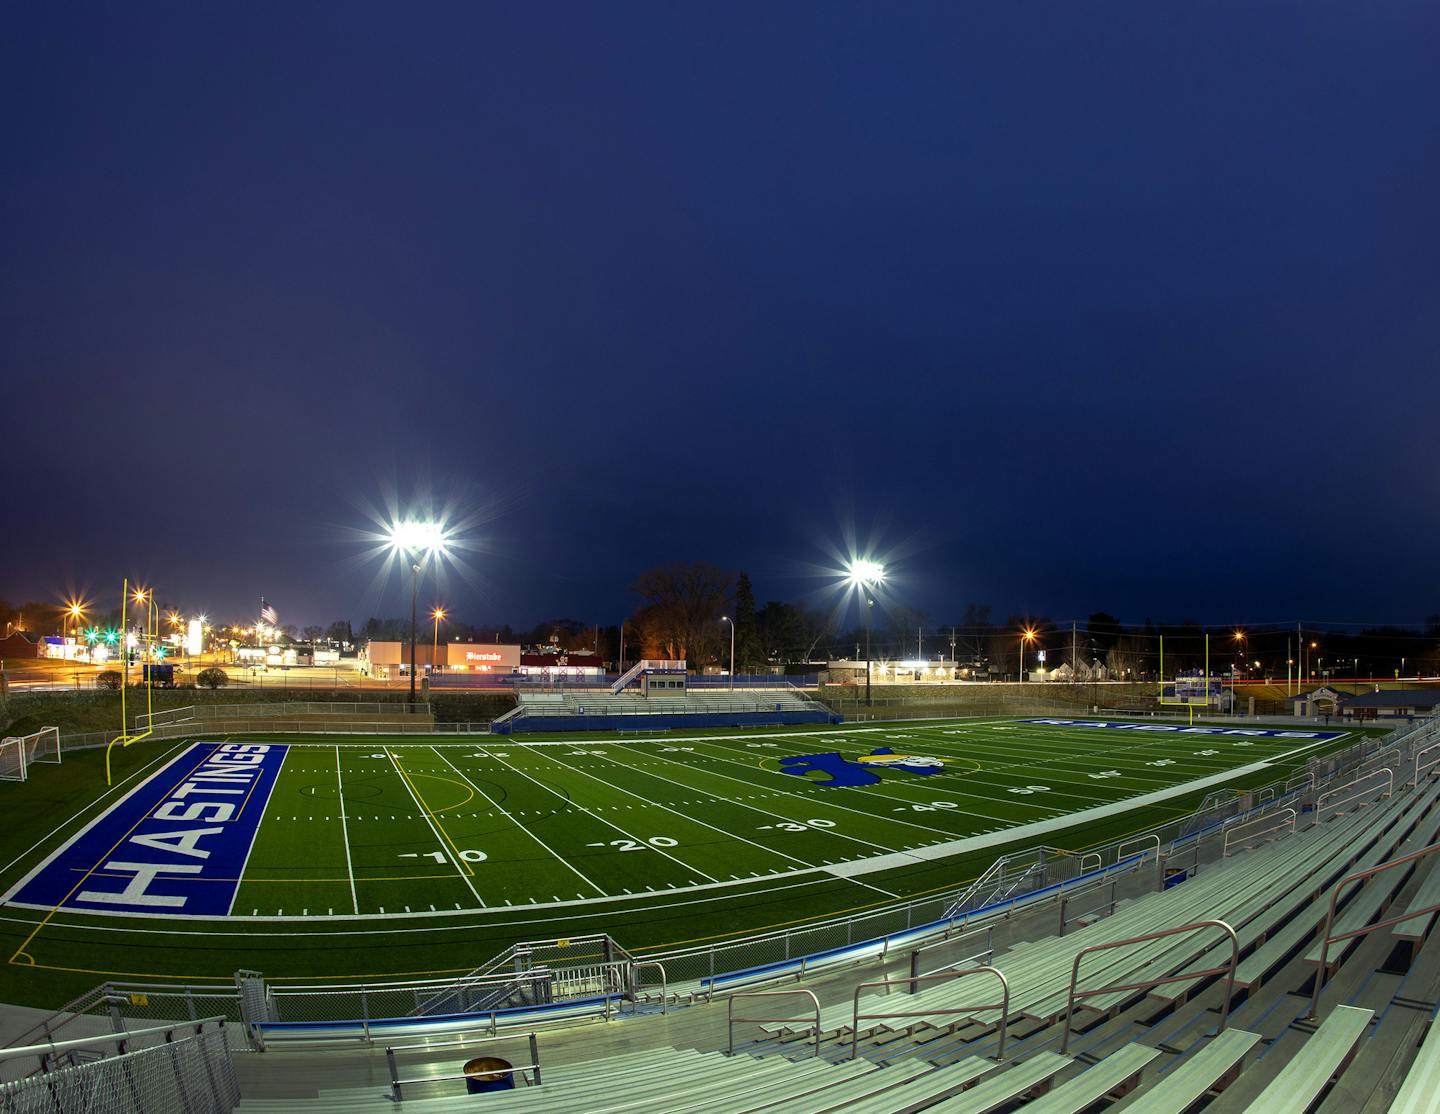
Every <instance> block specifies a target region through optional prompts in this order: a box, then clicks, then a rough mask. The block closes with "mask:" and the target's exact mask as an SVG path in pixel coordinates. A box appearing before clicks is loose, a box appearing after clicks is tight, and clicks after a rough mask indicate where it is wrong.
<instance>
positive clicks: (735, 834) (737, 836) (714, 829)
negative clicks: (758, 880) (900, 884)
mask: <svg viewBox="0 0 1440 1114" xmlns="http://www.w3.org/2000/svg"><path fill="white" fill-rule="evenodd" d="M556 761H557V762H558V761H559V759H556ZM606 761H607V762H610V763H612V764H613V765H616V766H620V767H621V768H622V769H623V768H625V767H624V765H623V763H620V762H616V761H615V760H614V759H613V758H607V759H606ZM560 764H561V765H562V766H566V767H568V768H569V769H573V770H575V772H576V773H577V774H585V776H586V777H588V778H593V779H594V780H595V781H598V782H600V784H602V785H608V786H609V787H610V788H611V789H619V790H620V792H622V793H625V794H628V795H629V796H631V797H634V798H636V799H637V800H641V801H644V800H645V798H644V797H641V796H640V794H638V793H631V792H630V790H628V789H625V788H623V787H621V786H619V785H616V784H615V783H614V782H610V781H606V780H605V779H604V778H598V777H595V775H594V774H586V773H585V771H584V770H581V769H576V767H574V766H570V764H569V763H568V762H561V763H560ZM645 776H646V777H653V778H660V780H661V781H669V782H670V784H671V785H680V783H679V782H678V781H670V779H669V778H668V777H661V776H660V775H659V774H652V773H649V772H646V773H645ZM680 787H681V788H682V789H693V788H694V786H691V785H681V786H680ZM711 796H714V794H711ZM724 799H725V798H724V797H718V796H717V797H715V800H717V801H723V800H724ZM646 803H647V804H652V805H654V806H655V807H656V808H663V809H664V810H665V811H666V812H673V813H675V815H676V816H678V817H680V818H681V819H682V820H688V821H690V822H691V823H693V824H703V825H704V826H705V827H707V828H709V829H710V830H711V831H712V832H719V833H720V834H721V835H725V836H729V837H730V838H731V839H738V840H739V841H740V842H741V843H748V844H750V846H751V847H758V848H760V850H762V851H766V852H769V853H770V854H772V855H779V856H780V857H781V858H782V859H789V860H790V861H791V862H792V863H799V864H800V865H801V866H806V867H808V866H813V865H814V864H813V863H808V862H806V861H805V860H804V859H799V858H796V857H795V856H794V855H788V854H786V853H785V852H784V851H777V850H775V848H773V847H766V846H765V845H764V844H763V843H756V842H755V841H754V840H752V839H746V838H745V837H744V836H742V835H740V834H739V833H738V832H730V831H726V830H725V829H724V828H717V827H716V826H715V825H714V824H707V823H706V822H705V821H704V820H701V819H700V818H699V817H696V816H687V815H686V814H685V813H683V812H680V811H679V810H677V809H673V808H671V807H670V806H669V805H663V804H661V803H660V802H659V801H647V802H646ZM682 803H683V804H692V803H693V804H701V803H704V802H700V801H694V802H691V801H684V802H682ZM740 807H741V808H751V807H752V806H750V805H740ZM755 811H756V812H760V813H762V815H765V816H773V814H772V813H767V812H764V810H763V809H755ZM815 830H816V831H822V830H823V829H819V828H817V829H815ZM849 838H853V837H849ZM856 842H858V843H869V841H868V840H864V839H861V840H857V841H856ZM869 845H870V846H871V847H879V846H880V845H879V844H878V843H870V844H869ZM881 849H882V850H885V851H888V850H890V848H888V847H885V848H881ZM717 881H718V879H717Z"/></svg>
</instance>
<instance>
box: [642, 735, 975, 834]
mask: <svg viewBox="0 0 1440 1114" xmlns="http://www.w3.org/2000/svg"><path fill="white" fill-rule="evenodd" d="M715 758H717V759H718V760H719V761H721V762H728V763H729V764H730V765H732V766H739V767H741V768H742V769H746V770H752V769H754V768H755V767H753V766H748V765H746V764H745V763H744V762H740V761H738V760H736V759H734V758H726V757H724V756H723V755H718V754H717V755H715ZM665 761H667V762H673V763H674V764H675V765H677V766H686V768H687V769H692V770H693V769H697V768H698V767H695V766H689V765H688V764H687V763H684V762H676V761H675V760H673V759H668V758H667V759H666V760H665ZM702 772H703V773H707V774H713V775H714V776H715V777H723V778H728V779H729V780H730V781H738V782H739V783H740V784H741V785H748V786H750V788H752V789H758V788H759V787H760V786H759V784H758V783H757V782H753V781H747V780H746V779H745V778H739V777H735V776H734V775H732V774H722V773H721V772H720V771H719V770H704V771H702ZM775 776H776V777H783V778H788V779H790V780H792V781H804V780H805V779H804V778H799V777H795V776H794V775H793V774H779V773H777V774H776V775H775ZM837 788H839V789H845V788H847V787H846V786H839V787H837ZM833 791H834V790H832V792H833ZM892 799H895V798H892ZM816 804H819V805H822V806H823V807H825V808H838V809H844V810H845V811H846V812H853V813H855V815H856V816H864V817H865V818H866V819H869V820H873V821H876V822H877V823H881V824H904V825H905V826H906V827H907V828H919V829H920V830H921V831H924V832H934V833H935V834H936V835H942V836H945V837H946V838H947V839H958V838H959V833H957V832H952V831H946V830H945V829H944V828H932V827H931V826H930V825H929V824H917V823H916V822H915V821H913V820H896V819H895V818H894V817H892V816H887V815H885V814H884V813H879V812H867V811H866V810H865V809H863V808H851V807H850V806H849V805H842V804H840V803H839V802H838V801H831V800H824V801H816ZM953 811H956V812H960V811H963V810H961V809H955V810H953ZM981 819H985V820H993V819H995V817H993V816H986V817H981Z"/></svg>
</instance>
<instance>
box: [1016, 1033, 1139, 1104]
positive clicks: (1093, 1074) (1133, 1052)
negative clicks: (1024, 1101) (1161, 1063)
mask: <svg viewBox="0 0 1440 1114" xmlns="http://www.w3.org/2000/svg"><path fill="white" fill-rule="evenodd" d="M1159 1055H1160V1050H1159V1049H1158V1048H1149V1047H1147V1046H1146V1045H1143V1044H1127V1045H1125V1046H1124V1047H1123V1048H1121V1049H1119V1050H1118V1051H1116V1052H1112V1053H1111V1054H1110V1055H1109V1056H1106V1057H1105V1059H1103V1060H1101V1061H1100V1062H1099V1063H1098V1064H1096V1065H1095V1066H1094V1067H1093V1068H1091V1069H1090V1070H1089V1071H1086V1072H1082V1073H1081V1074H1080V1075H1077V1076H1076V1077H1075V1078H1074V1079H1071V1080H1068V1081H1066V1082H1065V1083H1062V1084H1060V1086H1058V1087H1056V1088H1055V1089H1054V1090H1053V1091H1051V1092H1050V1093H1049V1094H1046V1095H1042V1096H1041V1097H1040V1098H1038V1099H1036V1100H1035V1101H1034V1102H1032V1103H1030V1104H1029V1105H1028V1106H1026V1107H1025V1114H1080V1112H1081V1111H1082V1110H1088V1109H1089V1108H1090V1107H1092V1106H1094V1105H1095V1104H1096V1103H1097V1102H1099V1101H1100V1100H1101V1099H1103V1098H1105V1097H1107V1096H1109V1097H1111V1098H1119V1097H1120V1096H1122V1095H1125V1094H1128V1093H1129V1092H1130V1091H1131V1090H1133V1089H1134V1087H1135V1085H1136V1084H1137V1083H1139V1082H1140V1075H1141V1073H1142V1072H1143V1071H1144V1070H1145V1067H1146V1065H1147V1064H1149V1063H1150V1062H1151V1061H1152V1060H1154V1059H1155V1057H1157V1056H1159Z"/></svg>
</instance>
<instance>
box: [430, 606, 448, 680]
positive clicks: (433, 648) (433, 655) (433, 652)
mask: <svg viewBox="0 0 1440 1114" xmlns="http://www.w3.org/2000/svg"><path fill="white" fill-rule="evenodd" d="M430 618H432V619H434V620H435V641H434V642H432V643H431V645H430V672H431V673H434V672H435V668H436V665H435V663H436V662H438V661H439V660H440V620H441V619H443V618H445V609H444V608H443V607H437V608H436V609H435V610H434V611H432V612H430Z"/></svg>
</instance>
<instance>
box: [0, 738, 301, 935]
mask: <svg viewBox="0 0 1440 1114" xmlns="http://www.w3.org/2000/svg"><path fill="white" fill-rule="evenodd" d="M285 751H286V748H285V747H284V746H283V745H281V744H277V743H270V744H261V743H196V744H195V745H193V746H191V747H190V748H189V749H187V750H186V751H185V752H184V753H183V754H181V755H180V756H179V757H178V758H176V759H175V760H174V761H172V762H171V763H170V764H169V765H167V766H166V767H165V768H164V769H163V770H161V771H160V772H159V773H157V774H155V775H153V776H152V777H150V778H149V779H148V780H146V781H145V782H143V783H142V784H141V785H139V786H138V787H137V788H135V789H134V790H132V791H131V792H130V793H129V794H127V795H126V796H125V797H123V798H121V799H120V800H119V801H118V802H116V804H115V805H114V806H113V807H111V809H110V810H109V811H108V812H106V813H104V814H103V815H101V816H100V817H98V818H97V819H95V820H94V821H92V822H91V823H90V825H89V826H88V827H86V828H85V829H84V830H83V831H81V832H80V834H79V835H77V836H75V837H74V838H73V839H71V840H70V841H69V842H68V843H66V844H65V846H63V847H62V848H60V850H59V851H57V852H55V854H54V855H52V856H51V857H50V858H49V859H47V860H46V861H45V862H44V863H42V864H41V865H40V866H39V867H37V868H36V869H35V870H34V871H32V872H31V873H30V875H29V876H28V877H27V878H26V879H25V880H24V881H23V882H22V883H21V884H20V885H19V887H18V888H17V889H16V890H15V892H13V893H12V894H10V895H9V896H8V897H7V898H6V901H7V903H9V904H14V905H26V906H31V907H36V908H42V909H71V910H75V911H77V912H79V911H83V912H91V913H125V914H134V913H152V914H162V915H169V916H190V917H223V916H227V915H228V914H229V912H230V906H231V903H232V902H233V901H234V898H235V891H236V890H237V889H238V888H239V885H240V877H241V875H242V874H243V873H244V870H245V862H246V860H247V859H248V858H249V857H250V847H251V845H252V844H253V843H254V842H255V835H256V833H257V832H258V831H259V830H260V818H261V817H262V816H263V815H264V814H265V803H266V801H268V800H269V799H270V791H271V790H272V789H273V788H274V787H275V780H276V778H277V777H278V776H279V774H280V766H281V764H282V763H283V762H284V761H285Z"/></svg>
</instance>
